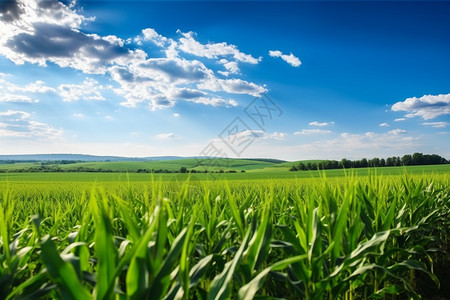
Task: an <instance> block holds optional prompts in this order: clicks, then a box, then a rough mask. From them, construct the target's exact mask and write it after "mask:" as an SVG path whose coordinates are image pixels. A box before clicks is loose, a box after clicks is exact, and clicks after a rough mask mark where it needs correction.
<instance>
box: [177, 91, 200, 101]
mask: <svg viewBox="0 0 450 300" xmlns="http://www.w3.org/2000/svg"><path fill="white" fill-rule="evenodd" d="M205 96H207V94H206V93H204V92H202V91H199V90H192V89H179V90H178V91H177V93H176V95H175V97H176V98H180V99H196V98H200V97H205Z"/></svg>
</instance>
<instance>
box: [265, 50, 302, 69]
mask: <svg viewBox="0 0 450 300" xmlns="http://www.w3.org/2000/svg"><path fill="white" fill-rule="evenodd" d="M269 55H270V56H272V57H280V58H281V59H282V60H284V61H285V62H287V63H288V64H290V65H291V66H293V67H299V66H300V65H301V64H302V62H301V61H300V59H299V58H298V57H296V56H295V55H294V54H292V52H291V54H289V55H287V54H283V52H281V51H279V50H275V51H273V50H270V51H269Z"/></svg>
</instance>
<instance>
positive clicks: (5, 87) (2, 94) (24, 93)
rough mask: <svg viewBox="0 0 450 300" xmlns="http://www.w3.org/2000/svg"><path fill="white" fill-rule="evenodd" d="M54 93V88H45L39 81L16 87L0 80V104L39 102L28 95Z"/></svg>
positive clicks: (4, 80) (16, 85)
mask: <svg viewBox="0 0 450 300" xmlns="http://www.w3.org/2000/svg"><path fill="white" fill-rule="evenodd" d="M1 77H7V76H1ZM54 91H55V89H54V88H51V87H48V86H46V85H45V83H44V82H43V81H40V80H37V81H35V82H32V83H29V84H27V85H18V84H14V83H12V82H10V81H7V80H6V79H3V78H0V102H29V103H31V102H39V100H37V99H33V97H31V96H30V95H29V94H40V93H49V92H54Z"/></svg>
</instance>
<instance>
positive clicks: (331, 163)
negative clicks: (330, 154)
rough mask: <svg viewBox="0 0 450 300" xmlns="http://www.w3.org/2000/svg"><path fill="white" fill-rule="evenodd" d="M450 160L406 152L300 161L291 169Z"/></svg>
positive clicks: (390, 164) (373, 165)
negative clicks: (380, 156)
mask: <svg viewBox="0 0 450 300" xmlns="http://www.w3.org/2000/svg"><path fill="white" fill-rule="evenodd" d="M448 163H450V161H448V160H447V159H445V158H443V157H442V156H439V155H437V154H423V153H418V152H416V153H414V154H412V155H410V154H406V155H403V156H402V157H400V156H392V157H388V158H386V159H384V158H381V159H380V158H378V157H375V158H372V159H366V158H363V159H360V160H349V159H346V158H343V159H341V160H340V161H337V160H323V161H319V162H307V163H303V162H300V163H299V164H298V165H293V166H292V167H291V168H290V169H289V171H307V170H317V169H320V170H328V169H351V168H367V167H394V166H420V165H440V164H448Z"/></svg>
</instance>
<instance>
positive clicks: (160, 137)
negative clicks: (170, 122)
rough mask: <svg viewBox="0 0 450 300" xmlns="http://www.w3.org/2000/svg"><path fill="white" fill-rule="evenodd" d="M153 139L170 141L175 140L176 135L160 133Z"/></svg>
mask: <svg viewBox="0 0 450 300" xmlns="http://www.w3.org/2000/svg"><path fill="white" fill-rule="evenodd" d="M155 137H156V138H157V139H158V140H171V139H174V138H176V135H175V133H173V132H170V133H160V134H157V135H156V136H155Z"/></svg>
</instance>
